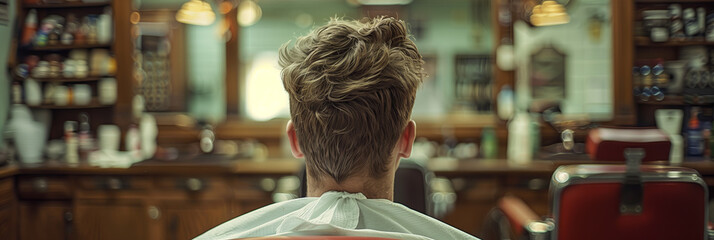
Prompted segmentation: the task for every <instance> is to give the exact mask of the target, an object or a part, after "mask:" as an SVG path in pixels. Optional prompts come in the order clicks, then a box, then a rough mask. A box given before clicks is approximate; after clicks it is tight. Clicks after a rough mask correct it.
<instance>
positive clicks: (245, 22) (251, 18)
mask: <svg viewBox="0 0 714 240" xmlns="http://www.w3.org/2000/svg"><path fill="white" fill-rule="evenodd" d="M262 16H263V10H261V9H260V6H258V4H257V3H255V2H254V1H252V0H244V1H241V2H240V5H238V24H240V25H241V26H243V27H247V26H250V25H253V24H255V23H256V22H258V20H260V17H262Z"/></svg>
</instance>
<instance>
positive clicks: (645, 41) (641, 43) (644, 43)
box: [635, 36, 714, 48]
mask: <svg viewBox="0 0 714 240" xmlns="http://www.w3.org/2000/svg"><path fill="white" fill-rule="evenodd" d="M697 45H704V46H714V42H708V41H705V40H704V39H703V38H698V39H691V40H669V41H666V42H653V41H651V40H650V38H649V37H644V36H638V37H635V46H638V47H653V48H656V47H681V46H697Z"/></svg>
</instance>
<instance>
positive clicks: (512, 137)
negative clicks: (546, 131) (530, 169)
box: [507, 112, 533, 164]
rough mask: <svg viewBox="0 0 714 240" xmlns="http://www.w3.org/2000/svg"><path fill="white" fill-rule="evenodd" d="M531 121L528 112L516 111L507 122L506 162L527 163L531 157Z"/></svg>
mask: <svg viewBox="0 0 714 240" xmlns="http://www.w3.org/2000/svg"><path fill="white" fill-rule="evenodd" d="M530 132H531V121H530V117H529V116H528V113H524V112H521V113H517V114H516V116H515V117H514V118H513V120H511V122H510V123H509V124H508V149H507V155H508V163H509V164H527V163H530V162H531V160H532V158H533V147H532V146H533V144H532V143H531V134H530Z"/></svg>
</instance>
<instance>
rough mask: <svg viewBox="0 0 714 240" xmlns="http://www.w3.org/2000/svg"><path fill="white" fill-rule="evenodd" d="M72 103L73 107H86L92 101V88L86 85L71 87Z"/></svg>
mask: <svg viewBox="0 0 714 240" xmlns="http://www.w3.org/2000/svg"><path fill="white" fill-rule="evenodd" d="M72 101H73V103H74V104H75V105H79V106H81V105H88V104H89V103H90V102H91V101H92V88H91V87H90V86H89V85H87V84H75V85H74V86H72Z"/></svg>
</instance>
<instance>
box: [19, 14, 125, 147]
mask: <svg viewBox="0 0 714 240" xmlns="http://www.w3.org/2000/svg"><path fill="white" fill-rule="evenodd" d="M17 2H18V4H17V5H18V8H17V9H18V11H17V19H19V20H18V21H19V23H18V26H25V21H26V17H28V16H31V15H33V14H34V16H36V19H35V22H36V23H37V25H38V26H37V30H36V31H35V32H32V31H29V32H24V31H16V32H17V35H15V37H14V39H15V41H14V42H13V44H14V45H15V46H13V48H12V49H13V50H15V51H14V52H13V54H11V56H10V59H9V61H8V63H9V64H8V65H9V67H10V68H13V71H12V72H13V73H14V74H13V76H12V78H11V80H12V85H13V89H16V90H17V91H13V92H12V93H11V95H12V96H11V99H12V101H13V103H21V104H27V105H28V106H29V107H31V108H34V109H45V110H49V111H50V114H51V116H52V118H51V125H50V129H49V136H50V138H51V139H58V138H62V137H63V136H64V134H63V130H64V123H65V121H81V120H82V119H81V118H84V117H80V114H83V115H84V114H86V115H87V116H88V118H89V119H88V121H89V123H90V129H91V131H96V128H97V126H99V125H101V124H116V123H120V124H119V125H120V126H122V127H126V126H127V125H128V124H127V123H128V121H129V118H130V116H129V115H127V114H122V113H128V112H129V107H128V105H129V104H130V99H131V94H133V93H132V92H131V91H127V90H130V87H127V86H129V85H131V81H129V80H130V79H131V77H132V73H131V71H128V70H129V69H131V67H132V65H131V64H132V62H131V54H132V52H131V42H130V41H115V40H114V39H120V40H125V39H129V35H130V30H129V26H130V25H131V24H130V22H129V14H130V13H131V4H132V1H112V0H106V1H91V2H81V1H71V2H70V1H67V2H65V1H53V2H58V3H43V1H33V2H38V3H34V4H29V3H24V2H30V1H17ZM48 19H51V20H48ZM45 20H48V21H45ZM50 26H51V27H50ZM107 33H109V34H107ZM41 39H44V40H41ZM68 39H69V40H68ZM106 78H113V79H114V80H113V81H114V83H113V84H112V83H108V84H102V82H111V81H112V80H109V79H106ZM102 85H104V86H107V85H108V86H109V87H102ZM111 85H114V87H111ZM107 88H108V89H110V90H111V89H112V88H113V89H114V90H113V91H115V92H116V95H115V99H116V100H114V101H112V100H111V97H109V100H106V101H103V100H102V99H101V95H102V94H100V92H106V91H108V90H107ZM100 89H104V90H101V91H100ZM25 90H28V91H25ZM29 93H31V94H29ZM61 93H63V94H61ZM109 95H111V94H109ZM62 96H66V97H62Z"/></svg>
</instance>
